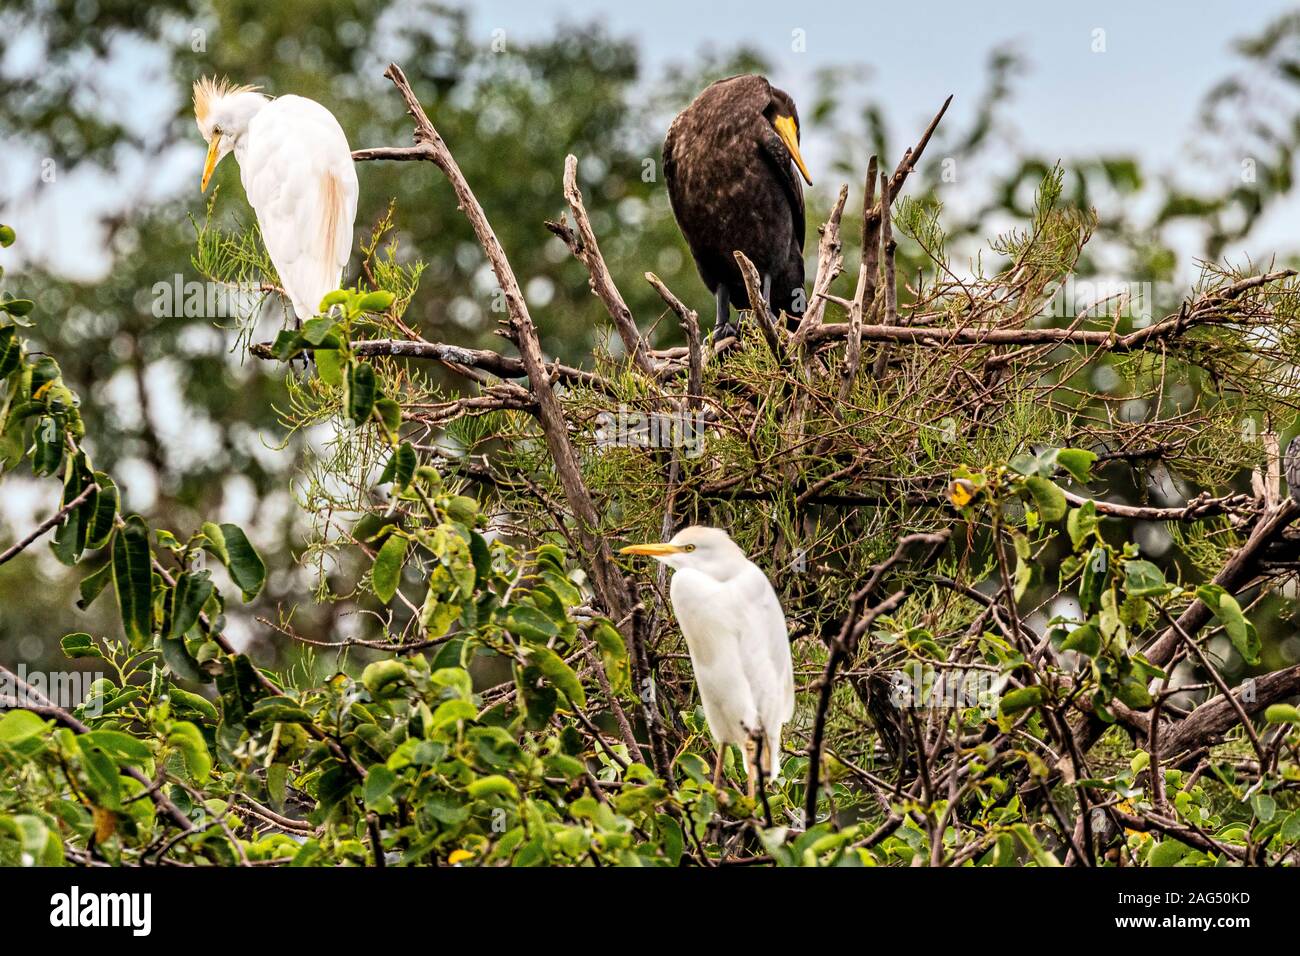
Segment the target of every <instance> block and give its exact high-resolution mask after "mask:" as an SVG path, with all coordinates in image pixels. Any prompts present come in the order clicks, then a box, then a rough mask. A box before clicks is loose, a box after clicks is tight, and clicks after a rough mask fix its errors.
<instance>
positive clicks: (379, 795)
mask: <svg viewBox="0 0 1300 956" xmlns="http://www.w3.org/2000/svg"><path fill="white" fill-rule="evenodd" d="M396 788H397V774H395V773H393V771H391V770H389V769H388V768H387V767H386V766H384V765H383V764H377V765H376V766H373V767H371V768H370V769H369V770H368V771H367V772H366V784H365V790H364V797H365V801H366V809H367V810H374V811H375V812H377V813H392V812H393V810H394V809H395V804H394V803H393V799H392V796H391V794H392V792H393V790H395V789H396Z"/></svg>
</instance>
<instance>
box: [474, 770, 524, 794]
mask: <svg viewBox="0 0 1300 956" xmlns="http://www.w3.org/2000/svg"><path fill="white" fill-rule="evenodd" d="M465 791H466V792H467V793H468V794H469V795H470V797H472V798H473V799H475V800H481V799H482V798H484V797H492V796H502V797H509V798H510V799H512V800H518V799H519V789H518V788H517V787H516V786H515V785H514V783H512V782H511V781H510V779H509V778H507V777H503V776H501V775H500V774H495V773H494V774H491V775H490V776H487V777H479V778H478V779H477V780H475V781H474V782H473V783H471V784H470V785H469V786H468V787H466V788H465Z"/></svg>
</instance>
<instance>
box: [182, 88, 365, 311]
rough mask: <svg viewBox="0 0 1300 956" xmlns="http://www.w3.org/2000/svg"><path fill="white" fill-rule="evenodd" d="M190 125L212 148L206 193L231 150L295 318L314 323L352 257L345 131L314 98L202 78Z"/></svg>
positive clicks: (351, 181) (351, 175) (353, 179)
mask: <svg viewBox="0 0 1300 956" xmlns="http://www.w3.org/2000/svg"><path fill="white" fill-rule="evenodd" d="M194 119H195V121H196V122H197V123H198V126H199V132H200V133H202V134H203V138H204V139H205V140H206V141H207V143H208V159H207V162H206V163H205V164H204V166H203V182H202V186H201V188H202V190H203V191H205V192H206V191H207V188H208V180H209V179H211V178H212V171H213V170H214V169H215V168H216V166H217V163H219V162H221V160H222V159H223V158H224V157H225V156H226V154H227V153H231V152H233V153H234V154H235V161H236V162H237V163H239V178H240V180H241V181H242V182H243V184H244V192H245V193H246V194H247V196H248V203H249V205H250V206H252V207H253V212H254V213H256V215H257V224H258V226H260V227H261V230H262V239H263V241H264V242H265V243H266V251H267V252H268V253H270V256H271V262H272V263H273V264H274V265H275V269H276V272H278V273H279V275H280V284H281V286H282V287H283V288H284V291H285V294H286V295H287V296H288V297H289V301H290V302H291V303H292V304H293V311H294V315H296V316H297V318H298V321H299V322H301V321H302V320H304V319H310V318H311V317H312V316H314V315H316V313H317V311H318V310H319V308H320V301H321V299H323V298H324V297H325V295H326V294H327V293H330V292H333V291H334V290H335V289H337V288H338V287H339V282H340V281H341V279H342V276H343V269H344V267H345V266H346V265H347V262H348V257H349V256H350V255H351V252H352V230H353V226H354V224H355V223H356V218H357V173H356V169H355V168H354V167H353V165H352V150H351V149H350V148H349V147H348V140H347V136H345V135H344V133H343V128H342V127H341V126H339V123H338V120H336V119H335V118H334V114H333V113H331V112H330V111H329V110H327V109H326V108H325V107H323V106H321V105H320V104H319V103H317V102H316V101H315V100H309V99H307V98H305V97H302V96H281V97H278V98H276V99H272V98H270V97H268V96H265V95H263V94H262V93H259V92H258V91H257V88H256V87H252V86H235V85H233V84H231V83H230V82H229V81H227V80H219V81H218V80H211V79H206V78H205V79H202V80H200V81H199V82H197V83H195V84H194Z"/></svg>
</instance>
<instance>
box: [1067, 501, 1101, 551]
mask: <svg viewBox="0 0 1300 956" xmlns="http://www.w3.org/2000/svg"><path fill="white" fill-rule="evenodd" d="M1065 528H1066V530H1067V531H1068V532H1069V533H1070V543H1071V544H1072V545H1074V547H1075V549H1076V550H1077V549H1078V547H1079V546H1080V545H1081V544H1083V542H1084V541H1085V540H1087V538H1088V536H1089V535H1090V534H1092V533H1093V531H1095V530H1096V529H1097V503H1096V502H1095V501H1093V500H1092V499H1091V498H1090V499H1088V500H1087V501H1085V502H1084V503H1083V504H1081V505H1079V507H1077V508H1071V509H1070V515H1069V517H1068V518H1067V519H1066V522H1065Z"/></svg>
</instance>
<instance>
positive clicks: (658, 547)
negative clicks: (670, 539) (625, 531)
mask: <svg viewBox="0 0 1300 956" xmlns="http://www.w3.org/2000/svg"><path fill="white" fill-rule="evenodd" d="M685 550H686V549H685V548H683V547H682V546H681V545H680V544H633V545H629V546H628V547H626V548H624V549H623V550H622V551H620V552H619V554H644V555H648V556H649V557H652V558H659V557H663V556H664V555H666V554H679V553H680V552H682V551H685Z"/></svg>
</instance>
